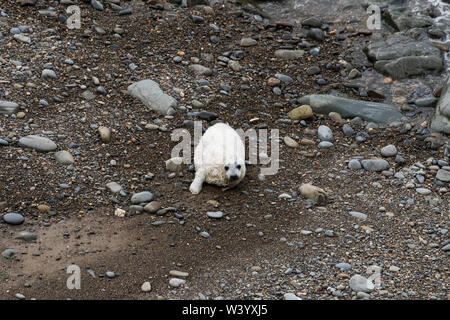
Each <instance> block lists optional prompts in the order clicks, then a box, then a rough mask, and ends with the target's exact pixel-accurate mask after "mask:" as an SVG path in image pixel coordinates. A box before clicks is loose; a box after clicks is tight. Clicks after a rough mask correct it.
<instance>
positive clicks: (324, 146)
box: [317, 141, 334, 149]
mask: <svg viewBox="0 0 450 320" xmlns="http://www.w3.org/2000/svg"><path fill="white" fill-rule="evenodd" d="M333 146H334V144H333V143H331V142H329V141H322V142H320V143H319V144H318V145H317V147H318V148H319V149H330V148H332V147H333Z"/></svg>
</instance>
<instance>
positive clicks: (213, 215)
mask: <svg viewBox="0 0 450 320" xmlns="http://www.w3.org/2000/svg"><path fill="white" fill-rule="evenodd" d="M206 215H207V216H208V217H210V218H212V219H221V218H222V217H223V212H222V211H208V212H207V213H206Z"/></svg>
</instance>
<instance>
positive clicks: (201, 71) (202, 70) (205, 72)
mask: <svg viewBox="0 0 450 320" xmlns="http://www.w3.org/2000/svg"><path fill="white" fill-rule="evenodd" d="M189 69H191V70H192V71H193V72H194V73H195V74H198V75H202V76H210V75H212V70H211V69H210V68H208V67H205V66H202V65H200V64H191V65H190V66H189Z"/></svg>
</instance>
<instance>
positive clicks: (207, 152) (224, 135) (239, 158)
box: [189, 123, 245, 194]
mask: <svg viewBox="0 0 450 320" xmlns="http://www.w3.org/2000/svg"><path fill="white" fill-rule="evenodd" d="M228 164H230V165H232V166H233V164H234V167H233V168H232V170H234V171H233V173H237V174H238V176H239V178H238V179H237V180H232V181H231V180H230V179H229V177H227V174H226V172H225V165H228ZM194 165H195V178H194V181H193V182H192V184H191V186H190V188H189V190H190V191H191V192H192V193H193V194H198V193H200V191H201V190H202V185H203V182H206V183H209V184H214V185H217V186H221V187H228V188H232V187H234V186H236V185H237V184H238V183H239V182H241V180H242V179H243V178H244V176H245V146H244V143H243V142H242V139H241V137H240V136H239V134H238V133H237V132H236V131H235V130H234V129H233V128H231V127H230V126H228V125H226V124H224V123H217V124H215V125H213V126H212V127H209V128H208V130H206V132H205V133H204V134H203V136H202V137H201V139H200V141H199V143H198V145H197V147H196V148H195V151H194ZM236 165H240V169H237V168H236Z"/></svg>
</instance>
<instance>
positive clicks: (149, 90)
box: [127, 79, 177, 115]
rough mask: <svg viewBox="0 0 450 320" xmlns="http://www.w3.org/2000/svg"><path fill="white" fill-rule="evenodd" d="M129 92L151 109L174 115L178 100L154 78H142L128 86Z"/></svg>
mask: <svg viewBox="0 0 450 320" xmlns="http://www.w3.org/2000/svg"><path fill="white" fill-rule="evenodd" d="M127 91H128V93H129V94H130V95H131V96H132V97H134V98H137V99H139V100H140V101H141V102H142V103H143V104H144V105H145V106H147V107H148V108H149V109H151V110H153V111H156V112H158V113H159V114H162V115H173V114H174V113H175V108H176V106H177V100H175V99H174V98H173V97H171V96H169V95H167V94H165V93H164V92H163V91H162V90H161V88H160V87H159V85H158V84H157V83H156V82H155V81H153V80H148V79H147V80H142V81H139V82H135V83H133V84H131V85H129V86H128V88H127Z"/></svg>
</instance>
